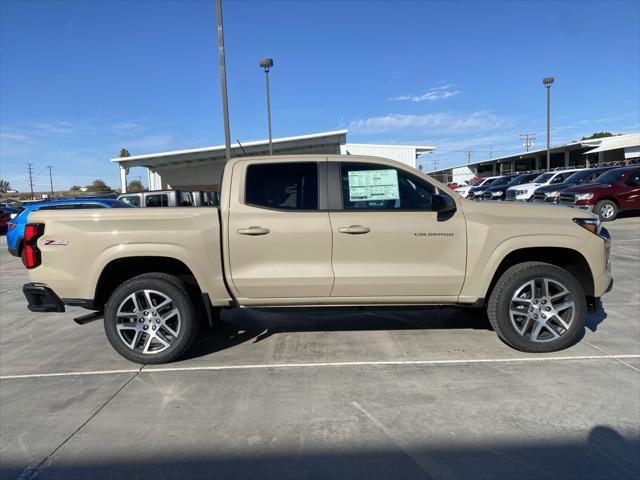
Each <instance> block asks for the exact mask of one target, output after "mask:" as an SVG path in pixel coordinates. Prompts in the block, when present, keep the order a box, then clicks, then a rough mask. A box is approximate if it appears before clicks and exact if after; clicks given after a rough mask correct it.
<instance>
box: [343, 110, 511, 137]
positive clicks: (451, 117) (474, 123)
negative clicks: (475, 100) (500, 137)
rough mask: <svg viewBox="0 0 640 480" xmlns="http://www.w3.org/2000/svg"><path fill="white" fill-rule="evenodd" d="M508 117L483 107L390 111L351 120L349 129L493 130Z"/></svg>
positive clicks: (460, 131) (361, 130)
mask: <svg viewBox="0 0 640 480" xmlns="http://www.w3.org/2000/svg"><path fill="white" fill-rule="evenodd" d="M508 123H509V120H508V119H506V118H503V117H499V116H498V115H496V114H494V113H491V112H486V111H480V112H473V113H470V114H460V113H452V112H437V113H427V114H424V115H405V114H401V113H391V114H389V115H385V116H381V117H369V118H360V119H356V120H352V121H351V122H350V123H349V126H348V129H349V130H351V131H352V132H354V133H386V132H392V131H397V130H402V131H412V132H415V131H420V132H425V133H427V132H428V133H430V134H432V133H449V134H455V133H463V132H468V131H477V130H493V129H496V128H500V127H504V126H506V125H507V124H508Z"/></svg>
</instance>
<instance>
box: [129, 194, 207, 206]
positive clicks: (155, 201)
mask: <svg viewBox="0 0 640 480" xmlns="http://www.w3.org/2000/svg"><path fill="white" fill-rule="evenodd" d="M118 200H121V201H123V202H126V203H128V204H129V205H131V206H133V207H217V206H218V192H214V191H207V190H155V191H151V192H137V193H123V194H122V195H120V196H119V197H118Z"/></svg>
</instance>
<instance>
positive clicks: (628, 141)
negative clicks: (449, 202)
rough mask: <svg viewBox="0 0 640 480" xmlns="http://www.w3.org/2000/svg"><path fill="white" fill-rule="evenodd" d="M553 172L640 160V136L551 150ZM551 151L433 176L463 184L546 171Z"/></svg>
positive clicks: (443, 170) (460, 167)
mask: <svg viewBox="0 0 640 480" xmlns="http://www.w3.org/2000/svg"><path fill="white" fill-rule="evenodd" d="M550 153H551V157H550V166H551V168H552V169H558V168H572V167H581V166H589V165H603V164H612V163H621V164H623V163H624V162H629V161H634V162H635V161H636V160H638V159H640V133H631V134H627V135H615V136H612V137H604V138H595V139H590V140H580V141H575V142H571V143H567V144H565V145H559V146H554V147H551V149H550ZM546 164H547V150H546V148H545V149H540V150H531V151H526V152H520V153H516V154H513V155H508V156H504V157H497V158H488V159H485V160H481V161H478V162H469V163H465V164H461V165H457V166H455V167H446V168H441V169H438V170H434V171H431V172H429V175H431V176H433V177H434V178H437V179H438V180H440V181H443V182H456V183H462V182H464V181H467V180H469V179H471V178H473V177H475V176H479V177H487V176H494V175H512V174H516V173H524V172H532V171H537V170H542V169H545V168H546Z"/></svg>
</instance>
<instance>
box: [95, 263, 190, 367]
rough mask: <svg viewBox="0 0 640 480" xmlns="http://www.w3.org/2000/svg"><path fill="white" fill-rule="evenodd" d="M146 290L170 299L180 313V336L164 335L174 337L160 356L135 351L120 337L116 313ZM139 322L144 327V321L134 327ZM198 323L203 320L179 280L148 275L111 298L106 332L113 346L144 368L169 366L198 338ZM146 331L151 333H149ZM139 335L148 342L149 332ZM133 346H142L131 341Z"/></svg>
mask: <svg viewBox="0 0 640 480" xmlns="http://www.w3.org/2000/svg"><path fill="white" fill-rule="evenodd" d="M144 290H154V291H157V292H160V293H161V294H162V295H164V296H166V297H167V298H170V299H171V300H172V302H173V305H172V307H173V308H175V309H177V311H178V313H179V321H180V327H179V330H178V329H176V331H177V336H175V337H170V336H164V338H165V339H167V338H171V341H170V345H169V346H168V347H166V348H164V350H162V351H158V352H157V353H154V352H149V353H143V352H142V351H140V350H139V349H132V348H131V347H130V346H128V345H127V344H126V343H125V341H124V340H123V339H122V338H121V336H120V334H119V333H118V328H117V326H116V324H117V321H118V319H117V317H116V313H117V312H118V308H119V307H120V306H121V304H122V303H123V302H124V301H125V300H126V299H127V298H128V297H130V296H131V295H132V294H133V293H134V292H140V291H144ZM138 301H141V300H138ZM145 301H146V300H145ZM152 308H153V307H152ZM158 314H159V315H162V314H161V313H160V309H158ZM153 318H156V317H153ZM174 318H175V317H174ZM138 321H140V323H141V324H142V323H143V321H142V320H138V319H135V320H134V321H133V322H132V323H133V325H137V323H136V322H138ZM156 321H158V320H156ZM149 322H150V325H148V326H151V328H154V326H153V322H151V320H149ZM199 324H200V318H199V317H198V313H197V309H196V307H195V306H194V304H193V301H192V298H191V297H190V295H189V293H188V290H187V286H186V285H185V283H184V282H182V281H181V280H179V279H178V278H176V277H174V276H172V275H167V274H165V273H145V274H143V275H138V276H137V277H134V278H132V279H130V280H127V281H126V282H125V283H123V284H122V285H120V286H119V287H118V288H117V289H116V290H115V291H114V292H113V294H112V295H111V297H109V300H108V301H107V304H106V306H105V311H104V330H105V333H106V335H107V339H108V340H109V343H111V346H112V347H113V348H114V349H115V350H116V351H117V352H118V353H119V354H120V355H122V356H123V357H124V358H126V359H127V360H131V361H132V362H136V363H140V364H145V365H149V364H158V363H169V362H172V361H174V360H177V359H178V358H180V357H181V356H182V355H184V353H185V352H186V351H187V350H188V349H189V347H191V345H192V344H193V342H194V340H195V339H196V337H197V336H198V330H199ZM144 325H146V324H144ZM154 330H155V328H154ZM147 331H149V332H150V330H147ZM158 332H160V328H158ZM140 334H141V335H140V337H142V338H141V339H139V340H142V341H144V340H146V338H147V337H145V336H144V335H145V334H146V332H140ZM133 335H135V334H133ZM147 335H148V334H147ZM131 343H135V344H136V345H140V341H138V342H134V341H132V342H131ZM134 347H135V345H134Z"/></svg>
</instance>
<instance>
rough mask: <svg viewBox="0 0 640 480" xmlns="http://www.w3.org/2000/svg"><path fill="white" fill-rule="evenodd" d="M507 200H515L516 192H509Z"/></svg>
mask: <svg viewBox="0 0 640 480" xmlns="http://www.w3.org/2000/svg"><path fill="white" fill-rule="evenodd" d="M505 198H506V199H507V200H515V199H516V192H515V190H507V196H506V197H505Z"/></svg>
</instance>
